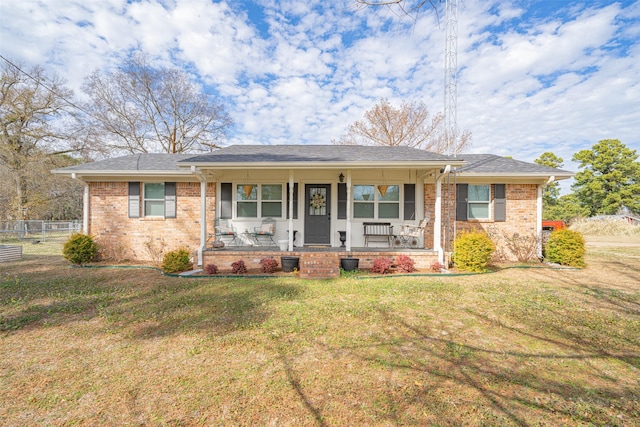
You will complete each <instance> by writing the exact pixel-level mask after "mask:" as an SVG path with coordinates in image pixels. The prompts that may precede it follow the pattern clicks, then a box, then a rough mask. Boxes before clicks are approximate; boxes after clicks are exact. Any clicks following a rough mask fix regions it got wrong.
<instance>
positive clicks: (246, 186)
mask: <svg viewBox="0 0 640 427" xmlns="http://www.w3.org/2000/svg"><path fill="white" fill-rule="evenodd" d="M249 182H250V181H249V171H247V176H246V178H245V179H244V184H242V190H243V191H244V195H245V197H246V198H247V199H248V198H249V196H251V192H252V191H253V184H249Z"/></svg>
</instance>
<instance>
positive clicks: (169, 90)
mask: <svg viewBox="0 0 640 427" xmlns="http://www.w3.org/2000/svg"><path fill="white" fill-rule="evenodd" d="M82 89H83V91H84V92H85V93H86V94H87V95H89V97H90V99H91V102H90V103H88V104H87V106H86V107H85V109H86V110H88V111H90V113H91V117H90V120H91V122H92V124H93V126H94V128H95V129H97V130H98V131H99V132H100V133H101V136H102V138H103V143H105V144H106V145H107V146H109V147H110V148H112V149H115V150H123V151H127V152H130V153H140V152H142V153H146V152H165V153H184V152H189V151H211V150H213V149H215V148H218V143H219V142H220V141H221V140H222V139H223V138H224V137H225V136H226V132H227V131H228V129H229V128H230V127H231V125H232V124H233V121H232V120H231V118H230V117H229V115H228V114H227V113H226V112H225V109H224V107H223V105H222V104H220V103H217V102H216V101H215V100H214V99H213V97H212V96H211V95H209V94H205V93H203V92H202V90H201V88H200V87H199V86H198V85H197V84H196V83H194V81H193V80H192V79H191V77H190V76H189V74H187V73H186V72H184V71H182V70H180V69H176V68H165V67H159V68H156V67H153V66H152V65H151V64H150V63H149V60H148V58H147V57H146V55H144V54H142V53H136V54H134V55H133V56H131V58H130V59H128V60H126V61H124V62H123V63H122V64H121V65H120V66H119V67H118V69H117V70H116V71H114V72H111V73H103V72H100V71H95V72H94V73H93V74H91V75H90V76H89V77H87V79H86V80H85V82H84V84H83V86H82Z"/></svg>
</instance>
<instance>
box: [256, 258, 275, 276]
mask: <svg viewBox="0 0 640 427" xmlns="http://www.w3.org/2000/svg"><path fill="white" fill-rule="evenodd" d="M277 269H278V261H276V260H275V259H273V258H262V259H261V260H260V271H262V272H263V273H275V272H276V270H277Z"/></svg>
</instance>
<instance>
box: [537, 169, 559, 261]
mask: <svg viewBox="0 0 640 427" xmlns="http://www.w3.org/2000/svg"><path fill="white" fill-rule="evenodd" d="M555 180H556V177H555V176H554V175H551V176H550V177H549V179H548V180H547V182H545V183H544V184H542V185H538V200H537V201H536V216H537V220H536V236H538V258H540V259H542V205H543V203H542V194H543V192H544V188H545V187H547V186H548V185H550V184H551V183H553V182H554V181H555Z"/></svg>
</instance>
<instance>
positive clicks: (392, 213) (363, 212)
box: [353, 185, 400, 219]
mask: <svg viewBox="0 0 640 427" xmlns="http://www.w3.org/2000/svg"><path fill="white" fill-rule="evenodd" d="M353 217H354V218H386V219H397V218H400V186H399V185H389V186H387V192H386V193H385V195H384V196H383V195H382V194H380V192H379V191H378V190H377V189H376V187H375V186H374V185H354V186H353Z"/></svg>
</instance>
